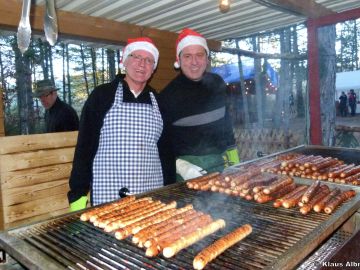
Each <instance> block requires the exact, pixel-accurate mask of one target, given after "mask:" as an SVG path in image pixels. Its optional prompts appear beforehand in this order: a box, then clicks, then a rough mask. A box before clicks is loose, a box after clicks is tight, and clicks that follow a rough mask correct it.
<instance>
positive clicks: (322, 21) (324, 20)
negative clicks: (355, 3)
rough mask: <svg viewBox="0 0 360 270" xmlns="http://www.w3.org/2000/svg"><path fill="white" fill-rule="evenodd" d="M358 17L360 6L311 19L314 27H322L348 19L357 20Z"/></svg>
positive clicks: (359, 16)
mask: <svg viewBox="0 0 360 270" xmlns="http://www.w3.org/2000/svg"><path fill="white" fill-rule="evenodd" d="M358 18H360V8H355V9H351V10H347V11H343V12H339V13H335V14H331V15H326V16H323V17H320V18H317V19H314V20H311V24H312V25H314V27H321V26H327V25H330V24H336V23H339V22H345V21H348V20H356V19H358Z"/></svg>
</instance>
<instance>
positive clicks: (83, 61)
mask: <svg viewBox="0 0 360 270" xmlns="http://www.w3.org/2000/svg"><path fill="white" fill-rule="evenodd" d="M80 54H81V63H82V68H83V76H84V81H85V89H86V93H87V95H88V96H89V94H90V92H89V83H88V80H87V76H86V63H85V55H84V48H83V45H82V44H81V45H80Z"/></svg>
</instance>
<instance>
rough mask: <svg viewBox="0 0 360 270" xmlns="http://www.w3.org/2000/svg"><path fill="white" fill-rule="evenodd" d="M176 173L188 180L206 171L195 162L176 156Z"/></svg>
mask: <svg viewBox="0 0 360 270" xmlns="http://www.w3.org/2000/svg"><path fill="white" fill-rule="evenodd" d="M176 173H177V174H180V175H181V177H182V178H183V179H184V180H188V179H192V178H196V177H199V176H202V175H204V174H206V173H207V172H206V171H205V170H203V168H201V167H199V166H197V165H195V164H192V163H190V162H188V161H186V160H183V159H180V158H178V159H177V160H176Z"/></svg>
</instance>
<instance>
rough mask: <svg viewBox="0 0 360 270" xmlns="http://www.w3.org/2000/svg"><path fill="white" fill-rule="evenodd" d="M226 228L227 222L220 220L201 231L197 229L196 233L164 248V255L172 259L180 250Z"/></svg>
mask: <svg viewBox="0 0 360 270" xmlns="http://www.w3.org/2000/svg"><path fill="white" fill-rule="evenodd" d="M224 227H225V220H223V219H218V220H216V221H214V222H212V223H210V224H208V225H206V226H205V227H203V228H201V229H197V230H196V231H195V232H193V233H191V234H189V235H186V236H184V237H181V238H180V239H179V240H177V241H175V242H174V243H172V244H171V245H169V246H167V247H164V249H163V255H164V257H165V258H170V257H172V256H174V255H175V254H176V253H178V252H179V251H180V250H182V249H184V248H187V247H188V246H191V245H192V244H194V243H195V242H197V241H199V240H201V239H202V238H204V237H206V236H208V235H209V234H212V233H214V232H216V231H218V230H220V229H222V228H224Z"/></svg>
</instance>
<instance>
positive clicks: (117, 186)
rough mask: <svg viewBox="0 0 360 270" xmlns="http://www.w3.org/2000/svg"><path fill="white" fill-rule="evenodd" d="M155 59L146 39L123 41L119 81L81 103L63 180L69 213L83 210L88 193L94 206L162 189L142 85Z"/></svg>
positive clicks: (156, 127)
mask: <svg viewBox="0 0 360 270" xmlns="http://www.w3.org/2000/svg"><path fill="white" fill-rule="evenodd" d="M158 60H159V51H158V49H157V48H156V47H155V45H154V44H153V42H152V40H151V39H149V38H136V39H129V40H128V43H127V45H126V47H125V48H124V51H123V55H122V60H121V65H122V66H123V67H124V68H125V76H123V75H118V76H117V77H116V78H115V80H114V81H112V82H110V83H106V84H103V85H100V86H98V87H96V88H95V89H94V90H93V91H92V93H91V94H90V96H89V98H88V99H87V101H86V103H85V105H84V107H83V111H82V114H81V120H80V129H79V135H78V141H77V145H76V149H75V156H74V162H73V169H72V172H71V176H70V180H69V185H70V191H69V193H68V199H69V203H70V210H71V211H76V210H80V209H83V208H85V207H86V203H87V194H88V192H89V191H90V194H91V204H92V205H98V204H101V203H105V202H109V201H113V200H116V199H118V198H119V196H121V194H122V193H124V192H129V193H139V192H145V191H149V190H151V189H154V188H158V187H161V186H163V175H162V170H161V164H160V159H159V154H158V148H157V142H158V140H159V137H160V135H161V132H162V128H163V121H162V118H161V115H160V111H159V108H158V105H157V101H156V99H155V96H154V93H153V90H152V89H151V88H150V87H149V86H148V85H147V82H148V80H149V79H150V77H151V75H152V74H153V72H154V70H155V68H156V66H157V63H158ZM144 168H146V169H144Z"/></svg>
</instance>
